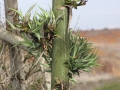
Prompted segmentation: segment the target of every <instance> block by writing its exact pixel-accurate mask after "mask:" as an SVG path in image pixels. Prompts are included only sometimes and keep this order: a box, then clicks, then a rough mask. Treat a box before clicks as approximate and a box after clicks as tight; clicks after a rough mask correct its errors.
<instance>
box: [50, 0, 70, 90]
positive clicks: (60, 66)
mask: <svg viewBox="0 0 120 90" xmlns="http://www.w3.org/2000/svg"><path fill="white" fill-rule="evenodd" d="M63 5H65V0H53V12H54V14H55V17H58V16H60V15H61V14H65V15H64V16H63V17H62V18H63V19H62V20H61V21H60V23H59V24H58V25H57V28H56V34H57V35H58V36H59V37H55V39H54V40H53V46H52V47H53V51H52V59H53V61H52V77H51V79H52V80H51V85H52V86H51V90H53V89H55V90H56V88H57V87H56V82H55V78H58V79H59V80H60V81H61V84H63V87H64V86H66V89H64V90H68V88H69V77H68V68H66V67H65V64H64V63H65V61H66V60H67V59H69V49H70V48H69V39H70V38H69V30H68V21H69V14H68V9H67V8H66V7H64V6H63ZM61 86H62V85H61ZM57 90H62V89H61V87H59V88H57Z"/></svg>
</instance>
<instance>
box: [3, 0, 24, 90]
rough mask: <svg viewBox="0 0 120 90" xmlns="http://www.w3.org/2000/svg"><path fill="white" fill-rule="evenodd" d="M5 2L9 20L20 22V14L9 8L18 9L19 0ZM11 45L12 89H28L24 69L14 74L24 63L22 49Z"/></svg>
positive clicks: (5, 0)
mask: <svg viewBox="0 0 120 90" xmlns="http://www.w3.org/2000/svg"><path fill="white" fill-rule="evenodd" d="M4 4H5V15H6V19H7V20H9V21H10V22H11V23H12V24H16V23H17V22H18V18H19V17H18V14H16V13H15V12H13V11H12V10H10V9H9V8H13V9H16V10H17V9H18V3H17V0H4ZM6 29H7V30H9V31H10V27H9V25H8V24H7V23H6ZM11 32H12V33H14V34H18V33H17V32H15V31H14V32H13V31H11ZM8 46H9V56H10V68H11V73H12V74H13V76H12V77H11V81H12V90H26V88H25V83H24V81H25V75H24V70H23V69H21V70H20V71H19V72H18V73H17V74H15V75H14V73H15V72H16V71H17V70H19V69H20V68H21V67H22V65H23V62H22V54H21V50H19V49H18V48H17V47H14V48H13V46H12V45H10V44H9V45H8Z"/></svg>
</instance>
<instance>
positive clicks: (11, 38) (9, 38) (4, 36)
mask: <svg viewBox="0 0 120 90" xmlns="http://www.w3.org/2000/svg"><path fill="white" fill-rule="evenodd" d="M0 39H1V40H3V41H5V42H7V43H10V44H11V45H15V44H18V43H19V42H21V41H24V39H23V38H22V37H19V36H17V35H15V34H13V33H11V32H9V31H7V30H5V29H4V28H3V27H0Z"/></svg>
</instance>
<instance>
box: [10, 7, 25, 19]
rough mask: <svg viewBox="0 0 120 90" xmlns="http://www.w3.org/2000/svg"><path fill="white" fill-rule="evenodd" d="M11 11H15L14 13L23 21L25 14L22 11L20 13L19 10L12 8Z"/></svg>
mask: <svg viewBox="0 0 120 90" xmlns="http://www.w3.org/2000/svg"><path fill="white" fill-rule="evenodd" d="M10 9H11V10H13V11H15V12H16V13H17V14H18V15H19V16H20V18H21V19H22V20H23V17H24V16H23V14H22V12H21V11H18V10H16V9H12V8H10Z"/></svg>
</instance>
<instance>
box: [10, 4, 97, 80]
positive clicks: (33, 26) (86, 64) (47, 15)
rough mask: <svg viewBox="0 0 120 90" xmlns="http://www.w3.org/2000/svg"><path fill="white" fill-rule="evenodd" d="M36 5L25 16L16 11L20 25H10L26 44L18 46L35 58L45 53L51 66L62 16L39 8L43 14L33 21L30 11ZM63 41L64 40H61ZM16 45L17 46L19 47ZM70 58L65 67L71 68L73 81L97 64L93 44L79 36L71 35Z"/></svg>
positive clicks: (70, 75) (34, 17)
mask: <svg viewBox="0 0 120 90" xmlns="http://www.w3.org/2000/svg"><path fill="white" fill-rule="evenodd" d="M34 6H35V5H33V6H32V7H30V9H29V10H28V11H27V13H26V14H25V16H24V15H23V14H22V12H21V11H18V10H14V9H12V10H13V11H14V12H16V13H17V14H18V15H19V20H18V21H19V23H17V24H16V25H12V24H11V23H10V22H9V21H8V23H9V25H10V26H11V29H12V30H18V31H19V32H20V33H21V35H22V37H23V38H24V42H20V43H18V44H17V45H20V44H22V45H24V46H26V47H27V50H28V52H29V53H30V54H32V55H33V56H34V57H35V58H38V57H39V55H40V54H41V53H42V52H43V51H44V52H45V54H43V55H42V56H43V57H44V58H45V60H46V61H47V62H48V64H49V65H51V62H52V55H51V54H52V40H53V39H54V37H59V38H61V37H60V36H58V35H56V26H57V25H58V24H59V22H60V21H61V20H62V16H63V15H64V14H63V15H60V16H59V17H55V15H54V13H53V11H52V10H50V12H48V11H45V10H43V9H42V8H40V7H39V9H40V10H41V12H42V13H35V14H34V15H33V19H31V13H30V11H31V10H32V9H33V8H34ZM61 39H62V38H61ZM17 45H15V46H17ZM69 55H70V57H69V60H66V62H65V66H66V67H67V68H69V73H68V75H69V77H70V79H71V80H73V75H76V74H77V75H79V74H80V71H89V68H92V67H94V66H96V65H98V64H97V59H98V57H97V53H95V52H94V48H92V43H89V42H88V40H86V39H85V38H81V37H80V36H79V35H73V34H72V33H70V54H69Z"/></svg>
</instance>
